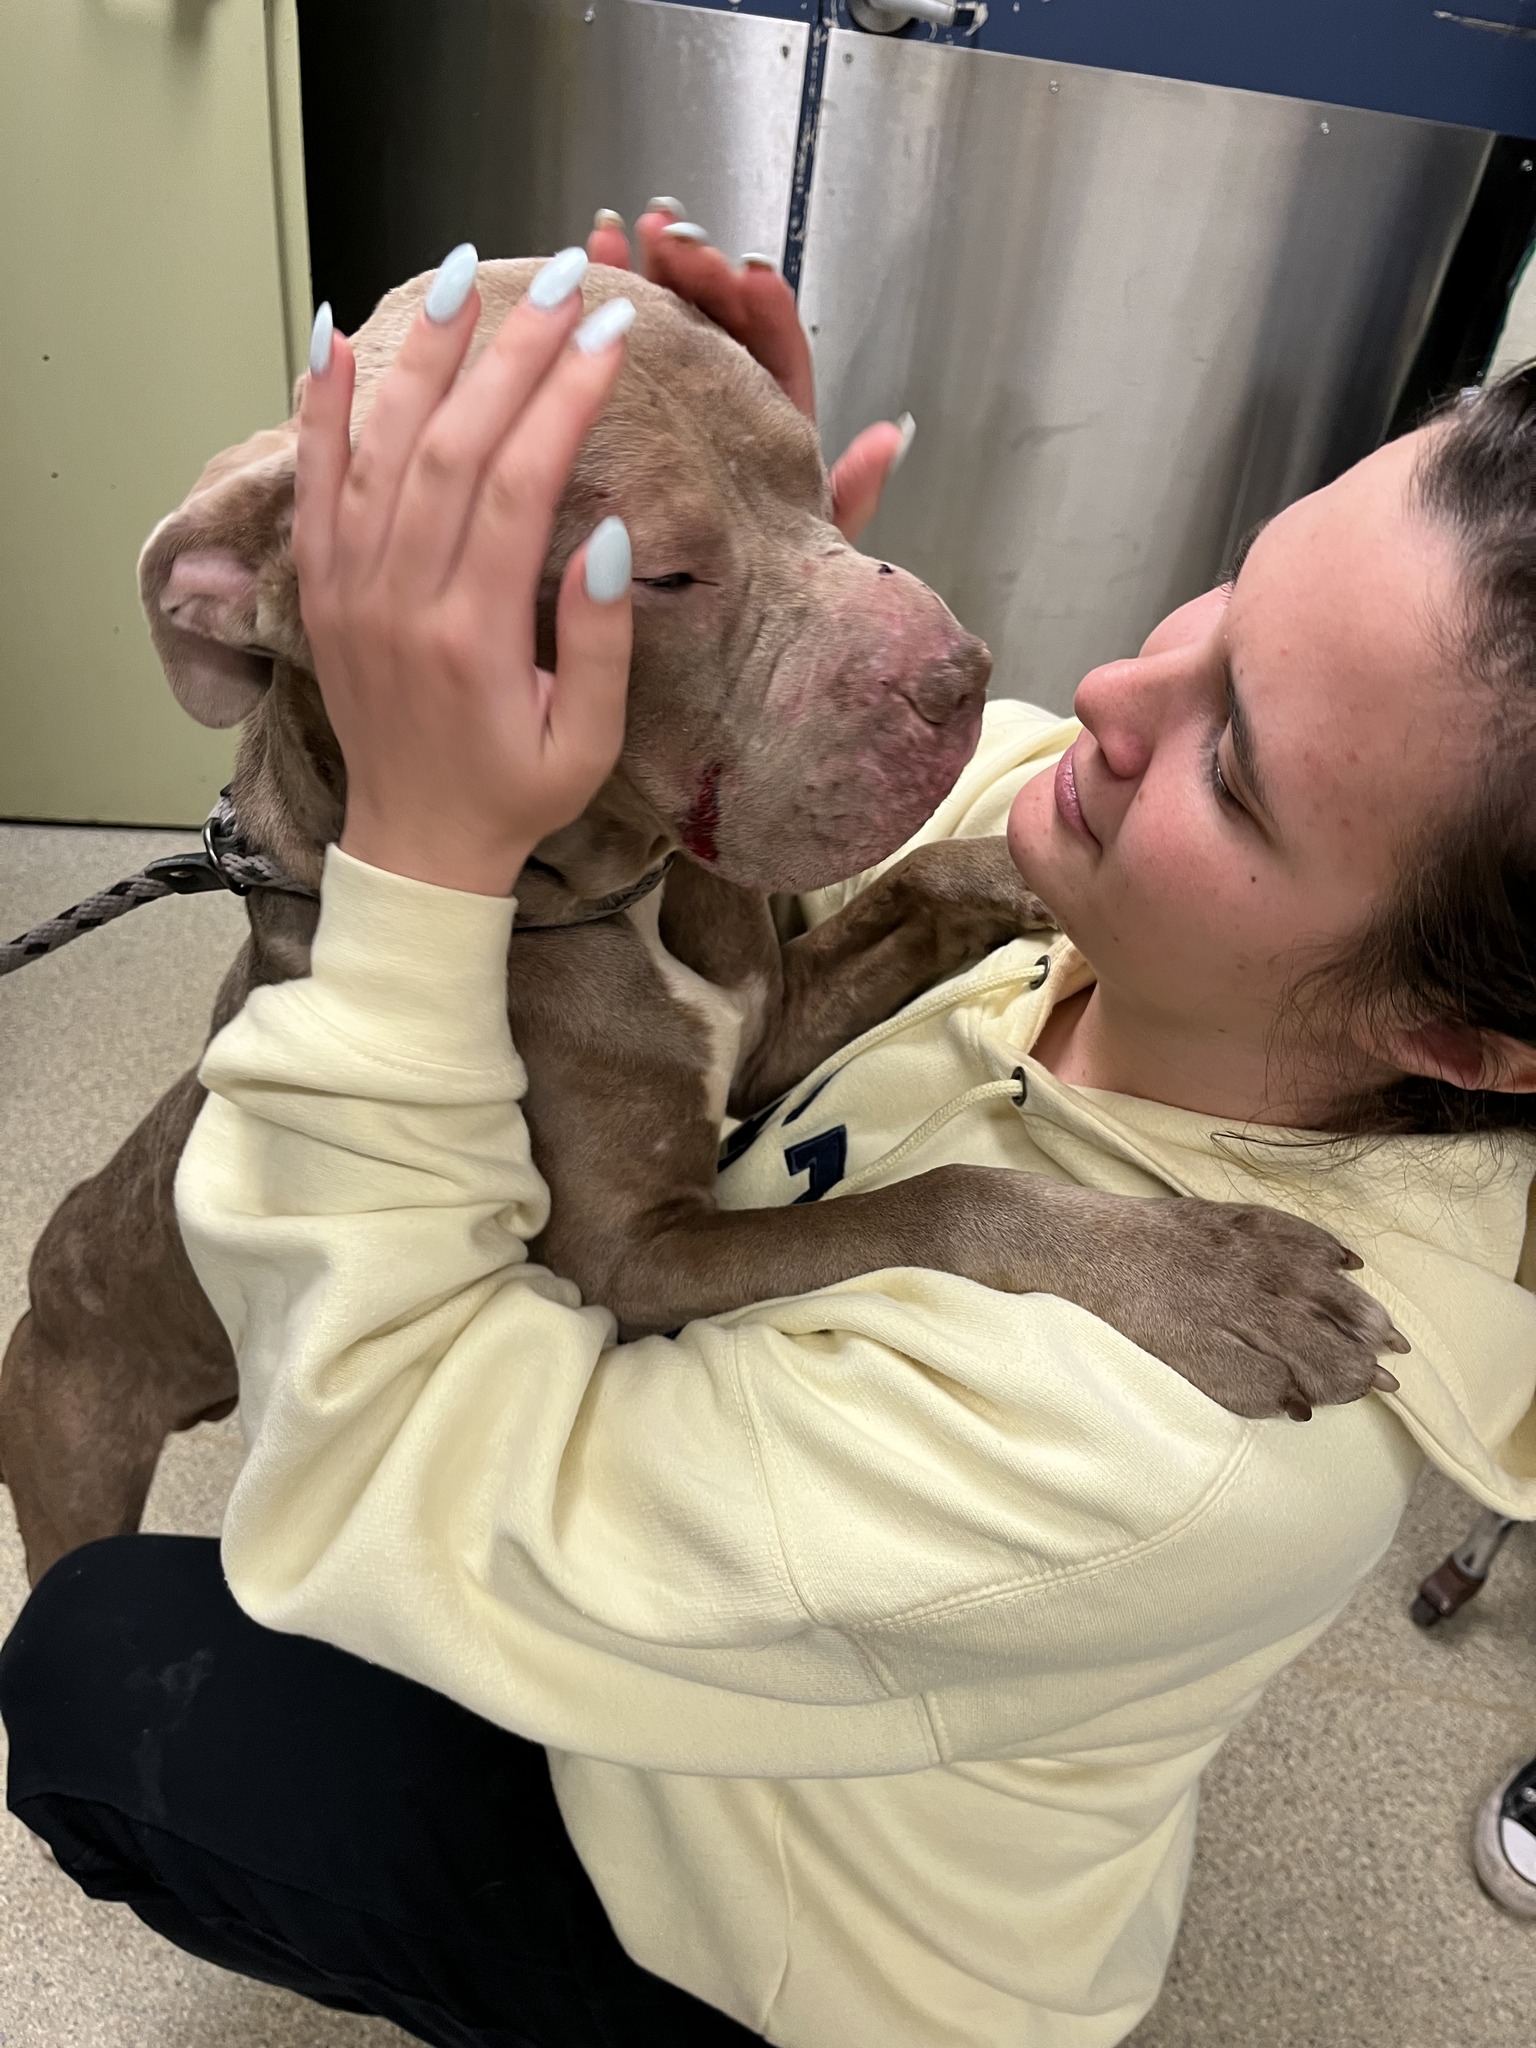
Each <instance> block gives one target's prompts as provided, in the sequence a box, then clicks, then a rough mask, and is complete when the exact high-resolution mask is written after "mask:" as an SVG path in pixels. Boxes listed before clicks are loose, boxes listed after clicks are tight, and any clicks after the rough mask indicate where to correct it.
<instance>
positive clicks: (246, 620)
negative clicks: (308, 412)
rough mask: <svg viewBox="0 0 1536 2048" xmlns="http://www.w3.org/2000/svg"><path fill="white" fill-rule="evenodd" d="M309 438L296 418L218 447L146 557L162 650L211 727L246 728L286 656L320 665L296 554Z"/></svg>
mask: <svg viewBox="0 0 1536 2048" xmlns="http://www.w3.org/2000/svg"><path fill="white" fill-rule="evenodd" d="M297 444H298V437H297V433H296V430H295V427H294V424H293V422H292V421H289V423H288V424H287V425H286V426H282V427H272V428H269V429H266V430H264V431H263V432H262V433H259V434H253V435H252V436H251V438H250V440H249V441H242V442H241V444H240V446H239V447H238V448H226V449H225V451H224V453H223V454H222V455H216V456H215V457H214V458H213V460H212V462H210V463H209V464H208V467H207V468H206V469H205V470H204V471H203V473H202V475H201V476H200V477H199V478H198V480H197V482H196V484H195V485H194V486H193V488H192V490H191V491H190V492H189V494H188V495H187V497H186V499H185V500H184V501H183V503H182V504H181V505H180V506H178V507H177V509H176V510H175V511H174V512H172V513H171V514H170V516H169V517H168V518H165V519H162V520H161V522H160V524H159V525H158V526H157V527H156V528H155V530H154V532H153V533H152V534H151V535H150V536H149V539H148V540H147V541H146V542H145V543H144V549H143V552H142V553H141V554H140V556H139V596H140V598H141V599H142V601H143V605H144V610H145V613H146V615H147V616H148V619H149V631H150V637H151V639H152V640H153V641H154V643H155V652H156V653H157V654H158V655H159V657H160V664H161V666H162V667H163V668H164V670H165V673H166V679H167V681H168V682H169V683H170V686H171V688H172V689H173V690H174V691H175V692H176V696H177V699H178V701H179V702H180V703H181V705H182V706H183V708H184V709H185V710H187V711H190V712H191V714H192V716H193V717H194V718H195V719H196V720H197V721H198V723H199V724H200V725H238V724H239V723H240V721H241V719H242V718H244V717H245V716H246V715H247V713H248V712H250V711H252V710H253V709H254V708H255V706H256V704H257V703H258V702H259V701H260V699H261V695H262V692H263V691H264V690H265V689H266V688H267V685H268V684H269V683H270V682H271V680H272V659H273V656H274V655H283V656H286V658H287V659H288V660H290V661H296V662H299V663H300V664H301V665H303V666H304V667H308V666H309V665H310V663H309V647H308V643H307V642H306V640H305V638H304V627H303V624H302V622H301V620H300V617H299V592H298V582H297V579H296V578H295V576H294V573H293V564H292V561H291V559H290V557H289V552H288V541H289V535H290V533H291V532H292V528H293V466H294V452H295V449H296V447H297Z"/></svg>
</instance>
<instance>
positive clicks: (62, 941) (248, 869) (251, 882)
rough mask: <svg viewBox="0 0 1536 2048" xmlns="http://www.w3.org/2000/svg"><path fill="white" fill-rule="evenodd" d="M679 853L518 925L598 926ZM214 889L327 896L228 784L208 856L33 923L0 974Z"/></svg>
mask: <svg viewBox="0 0 1536 2048" xmlns="http://www.w3.org/2000/svg"><path fill="white" fill-rule="evenodd" d="M673 858H674V856H673V855H672V854H668V855H667V858H666V859H665V860H664V861H663V862H662V863H661V865H660V866H659V867H655V868H651V869H649V870H647V872H646V873H645V874H643V875H642V876H641V877H640V879H639V881H638V882H632V883H631V884H630V885H629V887H628V888H625V889H616V890H615V891H614V892H613V894H612V895H610V896H604V897H601V898H600V899H599V900H598V901H597V902H596V903H594V904H591V905H589V906H588V908H587V909H586V910H585V911H584V912H583V913H582V915H581V916H580V917H570V918H562V919H555V918H551V919H549V920H547V921H544V922H540V921H538V920H536V919H531V918H530V919H525V918H522V917H519V918H518V920H517V927H516V928H517V930H518V931H520V932H545V931H569V930H570V929H571V928H572V926H574V925H581V924H596V923H597V922H598V920H599V919H600V918H604V917H615V916H617V914H618V913H619V912H620V911H621V910H628V909H629V908H630V906H631V905H632V904H635V903H639V902H641V901H642V900H643V899H644V898H645V897H647V896H649V895H650V893H651V891H652V890H653V889H659V888H660V887H661V884H662V882H663V881H665V879H666V874H667V869H668V868H669V867H670V866H671V865H672V861H673ZM528 866H529V867H531V868H536V869H538V871H539V872H540V874H543V875H547V876H549V877H550V878H551V879H552V880H553V881H556V882H560V883H562V885H563V883H564V877H563V876H562V875H561V874H560V872H559V870H558V869H557V868H552V867H550V866H549V864H548V863H547V862H546V861H541V860H530V861H529V862H528ZM211 889H228V890H229V891H231V893H232V894H234V895H236V896H248V895H249V894H250V892H251V891H252V890H253V889H275V890H277V891H278V892H279V893H281V894H283V895H287V896H306V897H308V898H309V900H310V901H311V902H315V901H317V900H318V898H319V894H320V892H319V890H318V889H311V888H310V886H309V884H308V883H307V882H300V881H297V880H295V878H294V877H293V876H292V875H290V874H288V873H287V872H286V870H285V869H284V868H282V867H281V866H279V864H278V863H277V862H276V861H275V860H273V859H272V857H271V855H270V854H265V853H255V852H253V851H252V850H251V848H250V847H249V846H248V845H247V844H246V842H245V840H244V838H243V837H242V836H241V832H240V827H239V822H238V820H237V819H236V817H235V805H234V799H233V798H232V797H231V795H230V793H229V791H228V789H221V790H220V791H219V800H218V802H217V803H216V804H215V805H214V807H213V809H212V810H211V811H210V812H209V813H208V816H207V818H206V819H205V820H204V821H203V848H202V851H201V853H170V854H167V855H165V857H164V858H163V859H161V860H152V861H150V862H149V863H148V865H147V866H145V867H142V868H140V869H139V871H138V873H137V874H133V875H128V876H125V877H124V879H123V880H122V881H121V882H114V883H113V884H112V886H111V888H110V889H100V890H98V891H97V893H96V894H95V895H94V896H87V897H86V899H85V901H84V902H83V903H77V904H75V906H74V908H73V909H71V910H64V911H60V913H59V915H58V916H57V917H50V918H48V919H47V920H46V921H45V922H44V923H42V924H36V925H34V926H33V927H32V929H31V930H30V931H28V932H23V933H22V934H21V936H20V938H16V939H12V940H11V942H10V944H9V945H8V946H0V975H5V974H14V973H15V971H16V969H17V968H18V967H26V966H28V965H29V964H30V963H31V962H32V961H33V960H41V959H43V958H44V957H45V955H47V954H49V953H56V952H58V950H59V948H60V947H61V946H67V945H68V944H69V943H70V941H71V940H72V939H78V938H79V937H80V936H81V935H82V933H85V932H95V931H100V929H101V927H102V926H103V925H104V924H110V923H111V922H112V920H113V919H114V918H117V917H126V916H127V914H128V912H129V911H130V910H137V909H138V908H139V906H140V905H141V904H144V903H158V902H159V901H160V899H161V898H162V897H164V896H201V895H205V894H206V893H207V892H208V891H209V890H211Z"/></svg>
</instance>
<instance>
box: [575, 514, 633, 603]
mask: <svg viewBox="0 0 1536 2048" xmlns="http://www.w3.org/2000/svg"><path fill="white" fill-rule="evenodd" d="M633 566H634V563H633V557H632V555H631V551H630V545H629V528H628V527H627V526H626V525H625V524H624V522H623V520H622V519H605V520H604V521H603V523H602V525H601V526H599V527H598V528H597V529H596V530H595V531H594V533H593V535H592V538H591V539H590V540H589V541H588V542H587V560H586V567H585V571H584V580H585V582H586V586H587V595H588V597H590V598H591V599H592V600H593V602H594V603H596V604H613V603H614V602H615V601H616V600H617V599H618V598H621V597H622V596H623V595H624V593H625V591H626V590H628V588H629V577H630V571H631V569H632V568H633Z"/></svg>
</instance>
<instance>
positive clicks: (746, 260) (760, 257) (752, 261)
mask: <svg viewBox="0 0 1536 2048" xmlns="http://www.w3.org/2000/svg"><path fill="white" fill-rule="evenodd" d="M741 260H742V264H743V266H744V267H745V268H746V269H748V270H772V271H777V270H778V267H779V266H778V264H777V262H776V261H775V260H774V258H773V257H772V256H765V255H764V254H763V253H762V251H761V250H760V249H749V250H748V251H747V253H746V254H745V255H744V256H743V257H742V259H741Z"/></svg>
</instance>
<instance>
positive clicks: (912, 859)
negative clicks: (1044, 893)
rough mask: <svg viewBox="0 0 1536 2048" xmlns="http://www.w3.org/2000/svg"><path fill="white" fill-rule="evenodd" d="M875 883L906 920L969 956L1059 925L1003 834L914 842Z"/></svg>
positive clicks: (942, 944)
mask: <svg viewBox="0 0 1536 2048" xmlns="http://www.w3.org/2000/svg"><path fill="white" fill-rule="evenodd" d="M875 886H876V887H877V888H879V887H884V888H886V889H888V890H889V892H890V895H891V899H892V905H893V908H894V909H895V910H896V911H897V912H898V914H899V915H900V916H901V917H902V918H903V919H904V920H912V921H918V920H922V921H925V922H927V923H929V924H930V925H931V927H932V930H933V936H934V941H935V943H936V944H937V945H938V946H940V947H941V948H942V949H943V950H944V951H946V952H954V953H957V954H960V955H962V956H963V957H964V958H965V959H966V960H973V959H976V960H979V959H980V958H981V957H982V956H983V954H986V953H989V952H990V951H991V950H992V949H993V947H994V946H1001V945H1006V943H1007V942H1008V940H1010V939H1016V938H1020V937H1022V936H1023V935H1024V934H1025V933H1027V932H1038V931H1049V930H1051V929H1053V928H1054V926H1055V919H1054V918H1053V917H1052V915H1051V912H1050V911H1049V910H1048V909H1047V907H1046V905H1045V904H1044V903H1042V902H1041V900H1040V898H1039V897H1038V896H1037V895H1036V894H1035V892H1034V891H1033V889H1031V888H1030V887H1029V885H1028V884H1027V883H1026V882H1025V880H1024V878H1023V876H1022V875H1021V874H1020V873H1019V871H1018V869H1017V868H1016V867H1015V866H1014V864H1013V861H1012V859H1011V857H1010V856H1009V852H1008V845H1007V841H1006V840H1004V839H1001V838H995V839H941V840H936V841H934V843H933V844H932V845H929V846H916V847H914V848H913V849H912V851H911V852H910V853H909V854H907V855H906V857H905V858H904V859H902V860H900V861H898V862H897V863H896V865H895V866H894V867H893V868H890V869H888V870H887V872H886V873H885V874H884V875H883V876H882V877H881V879H880V882H879V883H877V884H875ZM951 971H952V970H951Z"/></svg>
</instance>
